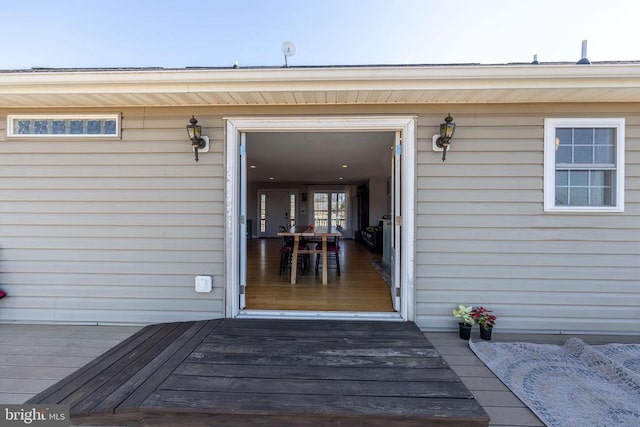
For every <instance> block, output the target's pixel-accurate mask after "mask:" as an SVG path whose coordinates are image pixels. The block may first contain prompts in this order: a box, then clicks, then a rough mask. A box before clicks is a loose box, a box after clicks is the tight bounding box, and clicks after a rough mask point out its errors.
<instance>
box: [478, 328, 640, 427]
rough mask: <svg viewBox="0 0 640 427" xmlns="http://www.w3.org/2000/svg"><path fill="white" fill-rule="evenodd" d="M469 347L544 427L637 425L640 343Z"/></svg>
mask: <svg viewBox="0 0 640 427" xmlns="http://www.w3.org/2000/svg"><path fill="white" fill-rule="evenodd" d="M469 347H471V350H473V352H474V353H475V354H476V355H477V356H478V357H479V358H480V360H482V361H483V362H484V363H485V364H486V365H487V366H488V367H489V368H490V369H491V370H492V371H493V372H494V373H495V374H496V376H497V377H498V378H500V380H502V382H503V383H505V385H506V386H507V387H509V388H510V389H511V391H513V393H514V394H515V395H516V396H518V397H519V398H520V400H522V401H523V402H524V404H525V405H527V406H528V407H529V408H530V409H531V410H532V411H533V412H535V414H536V415H537V416H538V417H539V418H540V419H541V420H542V421H543V422H544V423H545V424H547V425H548V426H553V427H565V426H566V427H577V426H580V427H584V426H594V427H595V426H598V427H605V426H606V427H613V426H620V427H622V426H624V427H628V426H640V344H608V345H597V346H590V345H588V344H586V343H585V342H584V341H582V340H580V339H578V338H570V339H569V340H567V342H566V343H565V344H564V345H562V346H558V345H547V344H529V343H491V342H471V341H470V342H469Z"/></svg>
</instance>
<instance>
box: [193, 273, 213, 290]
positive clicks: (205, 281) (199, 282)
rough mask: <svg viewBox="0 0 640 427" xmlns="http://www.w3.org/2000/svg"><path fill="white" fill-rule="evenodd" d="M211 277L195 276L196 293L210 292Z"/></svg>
mask: <svg viewBox="0 0 640 427" xmlns="http://www.w3.org/2000/svg"><path fill="white" fill-rule="evenodd" d="M211 291H212V286H211V276H196V292H211Z"/></svg>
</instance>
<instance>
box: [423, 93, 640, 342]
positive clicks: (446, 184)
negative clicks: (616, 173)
mask: <svg viewBox="0 0 640 427" xmlns="http://www.w3.org/2000/svg"><path fill="white" fill-rule="evenodd" d="M451 110H452V115H453V116H454V119H455V122H456V123H457V125H458V127H457V129H456V134H455V137H454V139H453V142H452V150H451V151H450V152H449V153H448V155H447V161H446V162H445V163H443V162H442V161H441V156H440V153H434V152H432V151H431V150H430V146H431V136H432V135H433V134H434V133H436V127H435V126H434V125H437V124H438V123H439V122H440V121H441V120H442V119H441V117H440V116H442V114H440V116H433V115H429V114H424V115H422V116H421V117H420V120H419V130H418V138H419V141H418V147H419V150H420V152H419V153H418V159H417V175H418V177H417V189H418V190H417V192H418V194H417V202H416V212H417V218H416V223H417V242H416V252H417V254H416V260H417V266H416V276H417V277H416V287H417V295H416V301H417V307H416V313H417V319H416V321H417V323H418V325H419V326H421V327H422V328H427V329H450V328H453V327H455V321H454V319H453V318H452V317H451V314H450V313H451V309H452V308H454V307H455V306H456V305H457V304H465V305H485V306H488V307H489V308H490V309H493V310H494V312H495V314H497V315H498V317H499V318H498V322H497V327H498V328H499V329H498V330H505V329H513V330H529V331H553V332H558V331H582V332H617V333H638V332H639V331H640V268H639V266H638V265H639V260H640V258H639V255H640V106H639V105H637V104H633V105H617V106H603V105H581V106H559V105H553V104H549V105H538V106H502V107H491V106H486V107H484V106H479V107H476V108H473V109H472V108H469V107H462V108H457V109H456V108H451ZM456 110H460V111H459V112H456ZM443 111H444V110H443ZM448 111H449V110H448V109H447V110H446V111H445V113H446V112H448ZM546 117H624V118H626V136H627V141H626V144H627V145H626V149H627V150H626V180H627V181H626V206H625V212H624V213H619V214H603V213H597V214H566V213H564V214H559V213H555V214H551V213H544V212H543V178H542V176H543V166H542V162H543V121H544V118H546Z"/></svg>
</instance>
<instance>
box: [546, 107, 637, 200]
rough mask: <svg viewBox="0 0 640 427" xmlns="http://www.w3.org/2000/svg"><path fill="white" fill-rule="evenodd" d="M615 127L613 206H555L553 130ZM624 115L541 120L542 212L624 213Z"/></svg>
mask: <svg viewBox="0 0 640 427" xmlns="http://www.w3.org/2000/svg"><path fill="white" fill-rule="evenodd" d="M557 128H608V129H611V128H614V129H616V141H615V144H616V156H615V158H616V165H615V166H616V173H615V176H616V183H615V184H616V188H615V194H616V204H615V206H556V129H557ZM624 130H625V119H624V118H549V119H545V120H544V210H545V212H624V188H625V186H624V176H625V172H624V166H625V163H624V162H625V156H624V153H625V133H624Z"/></svg>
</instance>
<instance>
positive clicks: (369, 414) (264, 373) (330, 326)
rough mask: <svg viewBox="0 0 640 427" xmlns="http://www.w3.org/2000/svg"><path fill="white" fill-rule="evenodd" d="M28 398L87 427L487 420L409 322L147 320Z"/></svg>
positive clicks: (476, 423)
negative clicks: (65, 408) (54, 406)
mask: <svg viewBox="0 0 640 427" xmlns="http://www.w3.org/2000/svg"><path fill="white" fill-rule="evenodd" d="M29 403H50V404H51V403H62V404H68V405H70V412H71V416H72V419H73V420H74V421H75V422H79V423H83V424H93V425H101V424H108V425H176V424H180V425H184V424H186V423H190V424H194V425H198V424H207V423H210V424H225V425H227V424H228V425H242V426H247V425H249V426H250V425H261V426H264V425H274V426H276V425H277V426H301V425H302V426H304V425H313V426H318V425H352V424H359V425H371V426H385V427H388V426H389V425H393V426H394V427H395V426H431V425H433V426H445V425H449V426H487V425H488V422H489V418H488V416H487V414H486V413H485V411H484V410H483V409H482V407H481V406H480V405H479V404H478V403H477V402H476V400H474V399H473V396H472V394H471V393H470V392H469V390H467V389H466V387H465V386H464V385H463V384H462V382H461V381H460V379H459V378H458V376H457V375H456V374H455V373H454V372H453V371H452V370H451V369H450V367H449V366H448V365H447V363H446V362H445V361H444V360H443V358H442V357H441V356H440V354H439V353H438V352H437V351H436V350H435V349H434V348H433V346H432V345H431V344H430V343H429V341H428V340H427V339H426V338H425V337H424V335H423V334H422V333H421V332H420V331H419V330H418V328H417V327H416V326H415V325H414V324H413V323H403V322H358V321H302V320H253V319H216V320H209V321H200V322H179V323H168V324H159V325H151V326H148V327H146V328H144V329H142V330H141V331H139V332H138V333H136V334H135V335H133V336H131V337H130V338H129V339H127V340H125V341H123V342H122V343H121V344H120V345H118V346H116V347H114V348H113V349H111V350H109V351H108V352H107V353H105V354H104V355H102V356H100V357H98V358H97V359H95V360H94V361H92V362H91V363H89V364H88V365H86V366H85V367H83V368H81V369H79V370H78V371H76V372H74V373H73V374H71V375H69V376H68V377H67V378H65V379H63V380H62V381H60V382H58V383H56V384H54V385H53V386H51V387H49V388H48V389H47V390H45V391H43V392H42V393H40V394H38V395H37V396H35V397H34V398H32V399H31V400H30V401H29Z"/></svg>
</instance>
